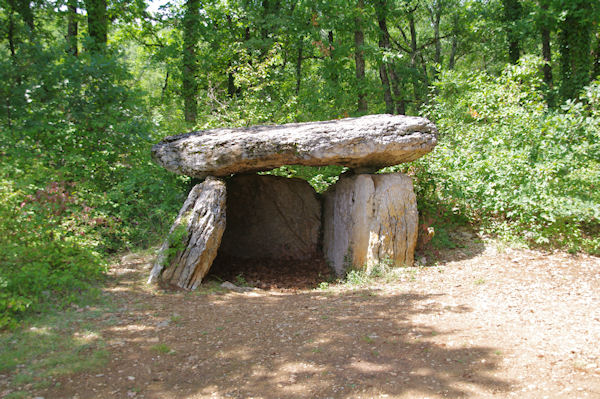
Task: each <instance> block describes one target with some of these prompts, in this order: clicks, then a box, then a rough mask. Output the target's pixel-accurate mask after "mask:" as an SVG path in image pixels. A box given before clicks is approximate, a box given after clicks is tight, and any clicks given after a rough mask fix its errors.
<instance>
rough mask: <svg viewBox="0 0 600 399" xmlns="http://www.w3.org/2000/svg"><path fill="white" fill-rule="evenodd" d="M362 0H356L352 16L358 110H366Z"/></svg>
mask: <svg viewBox="0 0 600 399" xmlns="http://www.w3.org/2000/svg"><path fill="white" fill-rule="evenodd" d="M364 7H365V5H364V0H358V2H357V4H356V10H355V16H354V59H355V62H356V82H357V86H358V112H367V109H368V107H367V95H366V93H365V54H364V49H363V47H364V44H365V34H364V31H363V15H362V13H363V12H364Z"/></svg>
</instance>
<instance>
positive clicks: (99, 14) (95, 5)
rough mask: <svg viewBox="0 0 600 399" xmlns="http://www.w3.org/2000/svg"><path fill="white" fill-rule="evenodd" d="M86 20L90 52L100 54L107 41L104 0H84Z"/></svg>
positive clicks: (106, 18)
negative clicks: (90, 42) (90, 41)
mask: <svg viewBox="0 0 600 399" xmlns="http://www.w3.org/2000/svg"><path fill="white" fill-rule="evenodd" d="M85 7H86V11H87V20H88V34H89V36H90V38H91V39H92V40H93V43H92V44H91V48H90V49H89V50H90V51H92V52H102V51H104V48H105V47H106V42H107V40H108V17H107V15H106V0H85Z"/></svg>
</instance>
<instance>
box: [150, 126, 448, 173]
mask: <svg viewBox="0 0 600 399" xmlns="http://www.w3.org/2000/svg"><path fill="white" fill-rule="evenodd" d="M436 144H437V129H436V128H435V125H434V124H433V123H432V122H430V121H429V120H427V119H425V118H420V117H414V116H404V115H368V116H363V117H360V118H347V119H340V120H331V121H323V122H309V123H295V124H286V125H274V126H253V127H245V128H233V129H228V128H225V129H212V130H202V131H197V132H192V133H187V134H182V135H177V136H170V137H167V138H165V139H164V140H162V141H161V142H159V143H158V144H156V145H155V146H154V147H153V148H152V157H153V158H154V160H155V161H156V162H157V163H158V164H159V165H161V166H163V167H165V168H166V169H167V170H170V171H171V172H174V173H178V174H181V175H188V176H193V177H197V178H204V177H206V176H228V175H232V174H237V173H247V172H258V171H265V170H270V169H273V168H277V167H279V166H282V165H293V164H297V165H308V166H326V165H342V166H347V167H350V168H352V169H355V170H359V171H360V170H376V169H379V168H382V167H385V166H391V165H397V164H399V163H403V162H409V161H413V160H415V159H417V158H419V157H421V156H423V155H425V154H427V153H428V152H430V151H431V150H432V149H433V148H434V147H435V145H436Z"/></svg>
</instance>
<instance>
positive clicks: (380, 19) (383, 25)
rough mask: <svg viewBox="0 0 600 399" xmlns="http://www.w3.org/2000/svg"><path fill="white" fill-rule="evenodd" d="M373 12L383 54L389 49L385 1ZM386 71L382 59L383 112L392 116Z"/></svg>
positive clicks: (380, 0) (390, 93) (380, 68)
mask: <svg viewBox="0 0 600 399" xmlns="http://www.w3.org/2000/svg"><path fill="white" fill-rule="evenodd" d="M375 11H376V14H377V23H378V24H379V48H380V49H381V50H382V52H383V53H385V52H386V51H388V48H389V47H390V38H389V32H388V29H387V20H386V16H387V9H386V4H385V0H379V1H378V3H377V4H376V5H375ZM392 68H393V67H392ZM387 69H388V66H387V63H386V61H385V58H384V59H382V60H381V62H380V64H379V78H380V79H381V85H382V86H383V100H384V101H385V112H387V113H388V114H393V113H394V111H395V109H394V108H395V107H394V99H393V98H392V92H391V90H390V80H389V74H388V71H387ZM390 69H391V68H390Z"/></svg>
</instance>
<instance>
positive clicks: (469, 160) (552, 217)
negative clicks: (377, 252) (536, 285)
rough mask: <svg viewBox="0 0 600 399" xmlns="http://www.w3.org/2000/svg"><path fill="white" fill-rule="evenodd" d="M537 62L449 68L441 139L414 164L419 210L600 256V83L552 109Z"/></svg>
mask: <svg viewBox="0 0 600 399" xmlns="http://www.w3.org/2000/svg"><path fill="white" fill-rule="evenodd" d="M540 70H541V68H540V60H539V59H537V58H527V57H525V58H523V59H522V60H521V62H520V64H519V65H516V66H508V67H507V68H506V69H505V70H504V72H503V73H502V75H501V76H499V77H493V76H490V75H488V74H486V73H483V72H470V73H464V72H453V71H449V72H445V73H443V74H442V75H441V79H440V81H439V82H438V83H437V84H436V89H437V93H438V94H437V95H436V96H435V97H434V98H433V101H432V103H431V105H430V107H429V108H428V110H427V111H428V112H429V114H430V117H431V119H432V120H434V121H435V123H436V124H437V126H438V128H439V131H440V136H439V144H438V146H437V147H436V149H435V150H434V151H433V152H432V153H431V154H430V155H428V156H427V157H424V158H422V159H421V160H419V161H417V162H416V163H413V164H412V165H411V166H410V167H406V166H403V167H397V168H396V169H403V170H408V171H409V173H412V174H414V175H415V178H416V191H417V194H418V196H419V198H420V202H421V203H420V208H421V210H425V211H426V212H430V213H434V212H435V209H436V208H442V209H450V210H452V211H453V212H454V213H456V214H460V215H463V216H466V217H467V218H468V219H469V220H471V221H472V222H476V223H480V224H481V225H482V227H483V228H485V229H487V230H488V231H491V232H494V233H497V234H500V235H504V236H505V237H507V238H511V239H517V240H523V241H526V242H528V243H530V244H537V245H552V246H558V247H563V248H567V249H570V250H579V249H581V250H585V251H588V252H590V253H596V254H597V253H600V238H599V236H598V234H597V232H598V231H599V226H600V224H599V220H600V190H598V187H600V186H599V184H600V132H599V131H600V113H599V105H598V104H599V101H598V98H599V97H600V82H596V83H595V84H593V85H591V86H590V87H588V88H586V89H585V91H584V92H583V93H582V95H581V98H580V99H579V100H578V101H570V102H567V103H566V104H564V105H563V106H562V107H560V108H558V109H548V107H547V106H546V104H545V103H544V98H545V93H544V92H543V90H542V87H543V84H542V81H541V78H540Z"/></svg>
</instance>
